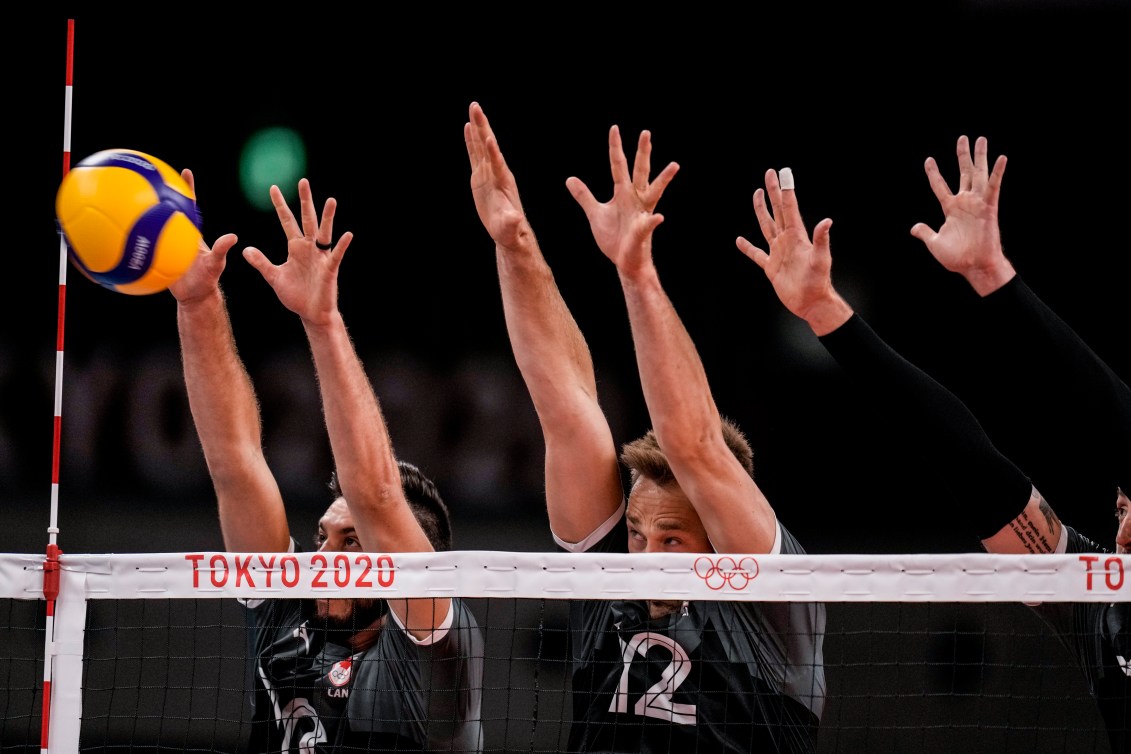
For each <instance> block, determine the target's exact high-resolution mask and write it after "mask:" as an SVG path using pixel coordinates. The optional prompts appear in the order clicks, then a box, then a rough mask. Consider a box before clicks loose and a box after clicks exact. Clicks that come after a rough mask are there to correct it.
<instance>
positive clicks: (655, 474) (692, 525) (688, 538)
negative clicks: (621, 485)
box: [621, 418, 754, 552]
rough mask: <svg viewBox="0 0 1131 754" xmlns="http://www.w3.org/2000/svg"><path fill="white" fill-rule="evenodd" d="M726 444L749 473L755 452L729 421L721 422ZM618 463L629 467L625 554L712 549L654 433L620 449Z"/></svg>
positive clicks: (704, 550) (751, 473) (649, 431)
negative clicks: (626, 552)
mask: <svg viewBox="0 0 1131 754" xmlns="http://www.w3.org/2000/svg"><path fill="white" fill-rule="evenodd" d="M722 432H723V438H724V440H725V441H726V445H727V448H729V449H730V451H731V453H733V454H734V456H735V458H737V459H738V460H739V462H740V463H741V464H742V466H743V468H745V469H746V472H747V473H748V474H750V475H751V476H753V475H754V451H753V450H752V449H751V447H750V443H749V442H747V440H746V437H745V436H744V435H743V434H742V431H741V430H740V429H739V428H738V426H737V425H735V424H734V423H733V422H731V421H730V420H729V419H725V418H724V419H723V420H722ZM621 462H622V463H623V464H624V465H625V466H626V467H628V471H629V493H628V511H627V514H626V520H627V523H628V534H629V536H628V547H629V551H630V552H711V551H712V550H713V548H712V547H711V541H710V539H709V538H708V536H707V530H706V529H705V528H704V527H703V522H702V520H701V519H700V518H699V514H697V513H696V512H695V507H694V506H693V505H692V504H691V501H690V500H688V498H687V495H686V494H685V493H684V491H683V490H682V489H681V488H680V486H679V481H678V480H677V479H676V478H675V474H674V473H673V472H672V468H671V465H670V464H669V463H668V459H667V456H665V455H664V451H663V450H662V449H661V448H660V444H659V442H658V441H657V439H656V433H655V432H654V431H653V430H648V431H647V432H646V433H645V434H644V436H643V437H641V438H640V439H638V440H634V441H632V442H630V443H627V444H626V445H625V446H624V447H623V448H622V449H621Z"/></svg>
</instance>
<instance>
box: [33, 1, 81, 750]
mask: <svg viewBox="0 0 1131 754" xmlns="http://www.w3.org/2000/svg"><path fill="white" fill-rule="evenodd" d="M74 49H75V20H74V19H73V18H69V19H67V86H66V104H65V107H64V111H63V175H64V176H66V175H67V173H68V172H69V171H70V169H71V87H72V76H73V73H74ZM66 302H67V240H66V238H64V237H63V233H62V231H60V233H59V318H58V324H57V326H56V332H55V422H54V442H53V447H52V452H51V519H50V524H49V525H48V527H47V535H48V539H47V559H46V560H45V561H44V563H43V599H44V600H46V602H47V624H46V632H45V638H44V641H45V642H46V646H45V647H44V652H43V708H42V713H41V715H42V726H41V728H40V742H39V747H40V751H43V752H47V751H50V747H49V745H48V734H49V733H50V732H51V680H52V668H53V665H54V663H53V658H54V654H55V652H54V644H55V600H56V598H57V597H58V596H59V545H58V544H57V542H56V540H57V538H58V534H59V444H60V433H61V430H62V426H63V424H62V418H63V321H64V314H65V312H66Z"/></svg>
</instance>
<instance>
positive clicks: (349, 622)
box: [314, 598, 389, 633]
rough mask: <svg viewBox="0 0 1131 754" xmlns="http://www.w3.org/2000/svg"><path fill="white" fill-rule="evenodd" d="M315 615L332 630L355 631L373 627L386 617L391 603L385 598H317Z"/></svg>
mask: <svg viewBox="0 0 1131 754" xmlns="http://www.w3.org/2000/svg"><path fill="white" fill-rule="evenodd" d="M314 604H315V616H316V617H317V618H318V619H319V620H320V621H323V622H324V624H325V626H326V628H327V629H329V630H330V631H335V632H337V631H341V632H345V633H355V632H357V631H361V630H363V629H366V628H371V627H372V626H373V624H374V623H376V622H377V621H379V620H381V619H382V618H384V617H385V614H386V613H388V612H389V605H388V603H387V602H385V600H375V599H361V598H358V599H337V600H315V603H314Z"/></svg>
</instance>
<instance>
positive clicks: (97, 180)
mask: <svg viewBox="0 0 1131 754" xmlns="http://www.w3.org/2000/svg"><path fill="white" fill-rule="evenodd" d="M55 217H56V218H57V219H58V221H59V229H60V231H61V232H62V233H63V236H64V238H65V240H66V242H67V254H68V256H69V258H70V260H71V263H72V264H73V265H74V266H75V267H77V268H78V270H79V271H80V272H82V274H83V275H85V276H86V277H88V278H90V279H91V280H93V281H94V282H96V283H98V284H99V285H101V286H104V287H106V288H109V289H111V290H114V291H118V292H119V293H127V294H131V295H145V294H150V293H157V292H158V291H163V290H165V289H166V288H168V287H169V286H170V285H172V284H173V283H175V282H176V281H177V279H178V278H180V277H181V275H183V274H184V273H185V272H186V271H187V270H188V268H189V266H190V265H191V264H192V263H193V260H195V259H196V255H197V254H198V253H199V252H200V243H201V232H200V231H201V225H202V222H201V216H200V210H199V209H198V208H197V206H196V194H195V193H194V192H193V190H192V188H191V187H190V186H189V184H188V182H187V181H185V180H184V179H183V178H182V177H181V175H180V173H178V172H177V171H176V170H174V169H173V168H172V167H170V166H169V165H168V164H167V163H165V162H163V161H162V160H159V159H157V158H156V157H153V156H152V155H149V154H146V153H144V152H139V151H137V150H133V149H106V150H103V151H101V152H96V153H94V154H92V155H90V156H89V157H87V158H85V159H83V160H82V161H81V162H79V163H78V164H76V165H75V166H74V167H73V168H71V169H70V170H69V171H67V174H66V175H64V176H63V181H62V183H60V184H59V191H58V192H57V193H56V195H55Z"/></svg>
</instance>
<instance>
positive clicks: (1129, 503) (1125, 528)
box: [1115, 487, 1131, 555]
mask: <svg viewBox="0 0 1131 754" xmlns="http://www.w3.org/2000/svg"><path fill="white" fill-rule="evenodd" d="M1115 520H1116V521H1118V522H1119V524H1118V526H1119V528H1117V529H1116V530H1115V551H1116V552H1117V553H1119V554H1120V555H1131V499H1128V497H1127V493H1126V492H1124V491H1123V490H1122V488H1119V487H1116V488H1115Z"/></svg>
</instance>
